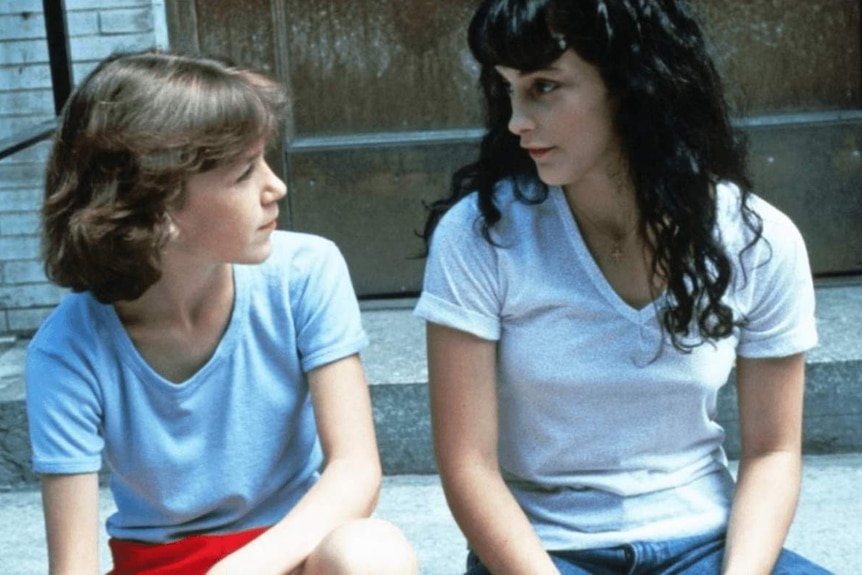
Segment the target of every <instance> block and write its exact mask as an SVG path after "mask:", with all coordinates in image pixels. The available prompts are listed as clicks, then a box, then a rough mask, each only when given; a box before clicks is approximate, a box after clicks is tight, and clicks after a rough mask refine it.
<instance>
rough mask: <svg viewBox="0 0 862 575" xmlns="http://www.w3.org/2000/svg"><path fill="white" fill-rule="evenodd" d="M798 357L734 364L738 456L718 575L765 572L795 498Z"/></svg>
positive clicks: (801, 372)
mask: <svg viewBox="0 0 862 575" xmlns="http://www.w3.org/2000/svg"><path fill="white" fill-rule="evenodd" d="M804 387H805V359H804V356H803V354H797V355H793V356H789V357H784V358H769V359H746V358H739V359H738V361H737V388H738V396H739V414H740V428H741V434H742V457H741V459H740V462H739V481H738V485H737V490H736V496H735V497H734V500H733V508H732V511H731V517H730V526H729V528H728V534H727V548H726V551H725V558H724V566H723V569H722V573H724V574H726V575H731V574H735V573H740V574H746V575H754V574H759V573H763V574H768V573H771V571H772V568H773V565H774V564H775V561H776V559H777V558H778V554H779V553H780V552H781V547H782V546H783V545H784V539H785V538H786V537H787V531H788V530H789V529H790V523H791V522H792V521H793V515H794V513H795V511H796V502H797V499H798V496H799V486H800V481H801V471H802V456H801V444H802V396H803V392H804Z"/></svg>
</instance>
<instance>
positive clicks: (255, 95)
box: [42, 51, 287, 303]
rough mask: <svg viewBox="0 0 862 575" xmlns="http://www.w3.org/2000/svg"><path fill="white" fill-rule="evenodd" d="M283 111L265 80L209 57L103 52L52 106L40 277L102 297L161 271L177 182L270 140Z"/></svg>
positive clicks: (281, 95)
mask: <svg viewBox="0 0 862 575" xmlns="http://www.w3.org/2000/svg"><path fill="white" fill-rule="evenodd" d="M286 112H287V96H286V92H285V90H284V88H283V87H282V86H281V85H279V84H278V83H277V82H276V81H275V80H273V79H271V78H269V77H267V76H266V75H264V74H261V73H258V72H255V71H252V70H250V69H248V68H243V67H239V66H236V65H234V64H232V63H230V62H228V61H227V60H223V59H220V58H216V57H197V56H196V57H191V56H182V55H177V54H168V53H163V52H156V51H148V52H136V53H118V54H114V55H112V56H110V57H109V58H107V59H106V60H104V61H102V62H101V63H100V64H99V65H98V66H97V67H96V68H95V69H94V70H93V71H92V72H91V73H90V74H89V75H88V76H87V77H86V78H85V79H84V81H83V82H81V84H80V85H79V86H78V88H77V89H76V90H75V91H74V92H73V94H72V95H71V97H70V98H69V101H68V102H67V103H66V105H65V107H64V109H63V113H62V115H61V117H60V125H59V128H58V129H57V132H56V134H55V136H54V142H53V148H52V150H51V155H50V158H49V160H48V166H47V172H46V177H45V202H44V205H43V208H42V257H43V259H44V263H45V271H46V274H47V276H48V278H49V279H50V280H51V281H53V282H54V283H56V284H58V285H60V286H63V287H68V288H71V289H72V290H73V291H77V292H82V291H91V292H92V293H93V295H94V296H95V297H96V298H97V299H98V300H99V301H100V302H102V303H112V302H115V301H120V300H133V299H136V298H138V297H140V296H141V295H142V294H143V293H144V291H146V290H147V288H149V287H150V286H151V285H153V284H154V283H155V282H156V281H158V279H159V278H160V277H161V260H160V254H161V250H162V248H163V247H164V245H165V242H166V241H167V240H168V238H169V235H170V230H171V225H170V212H171V211H172V210H176V209H179V208H181V207H182V206H183V205H184V203H185V200H186V192H185V182H186V181H187V179H188V177H189V176H190V175H192V174H195V173H200V172H206V171H208V170H211V169H213V168H215V167H217V166H219V165H223V164H225V163H230V162H232V161H235V160H237V159H238V158H239V157H241V155H242V154H244V153H246V152H247V151H248V150H249V148H251V147H252V146H253V145H255V144H256V143H258V142H260V141H265V142H269V141H270V140H271V139H272V138H273V137H274V136H275V134H276V133H277V131H278V127H279V123H280V120H281V118H283V117H284V115H285V114H286Z"/></svg>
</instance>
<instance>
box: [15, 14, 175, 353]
mask: <svg viewBox="0 0 862 575" xmlns="http://www.w3.org/2000/svg"><path fill="white" fill-rule="evenodd" d="M66 11H67V22H68V28H69V36H70V49H71V57H72V61H73V77H74V78H75V79H78V78H82V77H83V76H85V75H86V74H87V73H88V72H89V71H90V70H91V69H92V68H93V66H95V64H96V63H97V62H98V61H99V60H101V59H102V58H104V57H105V56H107V55H109V54H110V53H111V52H113V51H116V50H138V49H145V48H149V47H153V46H158V47H166V46H167V27H166V25H165V9H164V0H66ZM53 115H54V105H53V96H52V92H51V73H50V69H49V66H48V47H47V43H46V41H45V22H44V19H43V16H42V1H41V0H0V139H2V138H7V137H9V136H12V135H13V134H15V133H16V132H18V131H20V130H23V129H27V128H28V127H31V126H34V125H35V124H37V123H39V122H42V121H46V120H49V119H51V118H52V117H53ZM47 155H48V144H47V143H46V142H43V143H40V144H38V145H36V146H34V147H31V148H29V149H27V150H24V151H22V152H19V153H17V154H15V155H13V156H11V157H8V158H6V159H4V160H0V336H3V335H7V334H20V335H28V334H32V332H33V331H35V329H36V328H37V327H38V326H39V323H40V322H41V321H42V319H43V318H44V317H45V316H46V315H47V314H48V313H49V312H50V311H51V309H53V307H54V306H55V305H56V304H57V303H58V302H59V301H60V299H61V298H62V297H63V295H64V291H63V290H61V289H59V288H57V287H55V286H52V285H51V284H50V283H48V281H47V280H46V279H45V276H44V274H43V272H42V266H41V263H40V262H39V206H40V202H41V198H42V171H43V166H44V162H45V160H46V158H47Z"/></svg>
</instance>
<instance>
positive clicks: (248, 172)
mask: <svg viewBox="0 0 862 575" xmlns="http://www.w3.org/2000/svg"><path fill="white" fill-rule="evenodd" d="M256 165H257V161H254V162H252V163H251V164H249V165H248V167H247V168H246V169H245V171H243V173H242V174H240V176H239V177H238V178H237V179H236V183H240V182H244V181H246V180H247V179H249V178H250V177H251V175H252V174H253V173H254V167H255V166H256Z"/></svg>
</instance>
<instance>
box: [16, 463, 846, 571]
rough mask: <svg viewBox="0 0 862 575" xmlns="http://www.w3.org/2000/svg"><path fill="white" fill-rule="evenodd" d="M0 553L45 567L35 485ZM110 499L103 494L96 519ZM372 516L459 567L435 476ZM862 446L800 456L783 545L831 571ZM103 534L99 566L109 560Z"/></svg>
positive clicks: (394, 488) (387, 491) (396, 480)
mask: <svg viewBox="0 0 862 575" xmlns="http://www.w3.org/2000/svg"><path fill="white" fill-rule="evenodd" d="M0 509H2V512H0V556H2V557H3V569H2V571H3V573H4V574H5V575H32V574H34V573H47V572H48V570H47V559H46V554H45V534H44V529H43V526H42V511H41V501H40V498H39V494H38V492H37V491H35V490H33V489H28V490H19V491H12V492H6V493H0ZM113 509H114V504H113V502H112V501H111V496H110V494H109V493H108V491H107V490H106V489H103V490H102V493H101V512H102V521H103V522H104V519H105V518H106V517H107V516H108V515H109V514H110V513H111V512H112V511H113ZM376 513H377V515H378V516H380V517H383V518H385V519H387V520H389V521H392V522H393V523H395V524H396V525H398V526H399V527H400V528H401V529H402V530H403V531H404V533H405V534H406V535H407V538H408V539H409V540H410V541H411V543H412V544H413V546H414V548H415V549H416V553H417V555H418V556H419V563H420V570H421V573H422V575H453V574H457V573H463V572H464V570H463V566H464V559H465V556H466V543H465V540H464V537H463V536H462V535H461V532H460V531H459V530H458V527H457V525H456V524H455V521H454V520H453V519H452V516H451V514H450V513H449V510H448V508H447V506H446V500H445V498H444V496H443V490H442V489H441V487H440V481H439V479H438V477H437V476H436V475H400V476H390V477H385V478H384V480H383V489H382V491H381V496H380V504H379V506H378V508H377V512H376ZM860 518H862V453H857V454H843V455H821V456H806V457H805V462H804V471H803V480H802V494H801V496H800V501H799V507H798V509H797V512H796V519H795V521H794V523H793V526H792V528H791V530H790V535H789V536H788V539H787V547H788V548H790V549H793V550H794V551H796V552H798V553H801V554H802V555H804V556H806V557H808V558H810V559H812V560H814V561H816V562H817V563H820V564H821V565H823V566H824V567H825V568H827V569H829V570H830V571H832V572H834V573H835V574H836V575H858V574H859V573H862V555H860V554H859V553H858V552H856V545H857V543H858V541H859V539H860V538H862V521H860V520H859V519H860ZM108 557H109V556H108V547H107V536H106V534H105V533H104V530H103V532H102V534H101V558H102V565H103V572H104V571H105V570H107V569H108V568H109V566H110V561H109V559H108Z"/></svg>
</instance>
